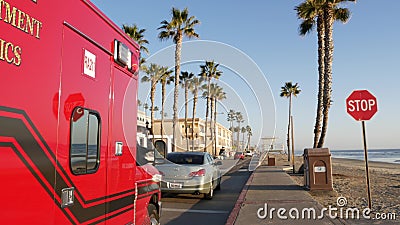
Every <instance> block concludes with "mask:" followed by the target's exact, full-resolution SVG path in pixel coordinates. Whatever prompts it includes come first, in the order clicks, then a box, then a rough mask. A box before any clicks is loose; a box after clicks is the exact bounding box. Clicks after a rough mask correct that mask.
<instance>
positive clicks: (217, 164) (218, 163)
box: [214, 161, 222, 166]
mask: <svg viewBox="0 0 400 225" xmlns="http://www.w3.org/2000/svg"><path fill="white" fill-rule="evenodd" d="M214 165H216V166H221V165H222V162H221V161H216V162H215V163H214Z"/></svg>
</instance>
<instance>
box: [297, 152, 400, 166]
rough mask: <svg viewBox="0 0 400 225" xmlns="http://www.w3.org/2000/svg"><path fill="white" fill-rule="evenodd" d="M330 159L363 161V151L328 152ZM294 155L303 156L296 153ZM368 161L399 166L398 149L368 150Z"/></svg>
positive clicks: (300, 153)
mask: <svg viewBox="0 0 400 225" xmlns="http://www.w3.org/2000/svg"><path fill="white" fill-rule="evenodd" d="M330 151H331V155H332V158H345V159H357V160H364V150H330ZM295 155H303V152H300V151H296V152H295ZM368 161H374V162H387V163H398V164H400V149H369V150H368Z"/></svg>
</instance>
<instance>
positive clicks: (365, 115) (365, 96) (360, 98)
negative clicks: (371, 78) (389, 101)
mask: <svg viewBox="0 0 400 225" xmlns="http://www.w3.org/2000/svg"><path fill="white" fill-rule="evenodd" d="M346 108H347V113H348V114H350V116H352V117H353V118H354V119H355V120H358V121H362V120H369V119H371V118H372V116H374V115H375V113H376V112H377V111H378V102H377V101H376V98H375V96H373V95H372V94H371V93H370V92H369V91H367V90H356V91H353V92H352V93H351V94H350V96H349V97H348V98H347V99H346Z"/></svg>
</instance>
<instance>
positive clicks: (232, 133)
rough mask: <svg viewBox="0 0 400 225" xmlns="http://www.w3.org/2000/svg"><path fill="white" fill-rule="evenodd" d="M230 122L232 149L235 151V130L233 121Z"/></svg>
mask: <svg viewBox="0 0 400 225" xmlns="http://www.w3.org/2000/svg"><path fill="white" fill-rule="evenodd" d="M230 122H231V149H232V150H233V145H234V140H233V136H234V131H235V128H233V119H232V120H231V121H230Z"/></svg>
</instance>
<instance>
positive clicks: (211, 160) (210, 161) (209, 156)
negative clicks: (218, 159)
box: [206, 154, 213, 164]
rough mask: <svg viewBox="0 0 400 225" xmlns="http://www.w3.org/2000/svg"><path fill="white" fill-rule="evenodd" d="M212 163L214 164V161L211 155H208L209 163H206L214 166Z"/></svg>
mask: <svg viewBox="0 0 400 225" xmlns="http://www.w3.org/2000/svg"><path fill="white" fill-rule="evenodd" d="M212 162H213V159H212V157H211V155H208V154H207V162H206V163H208V164H212Z"/></svg>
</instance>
